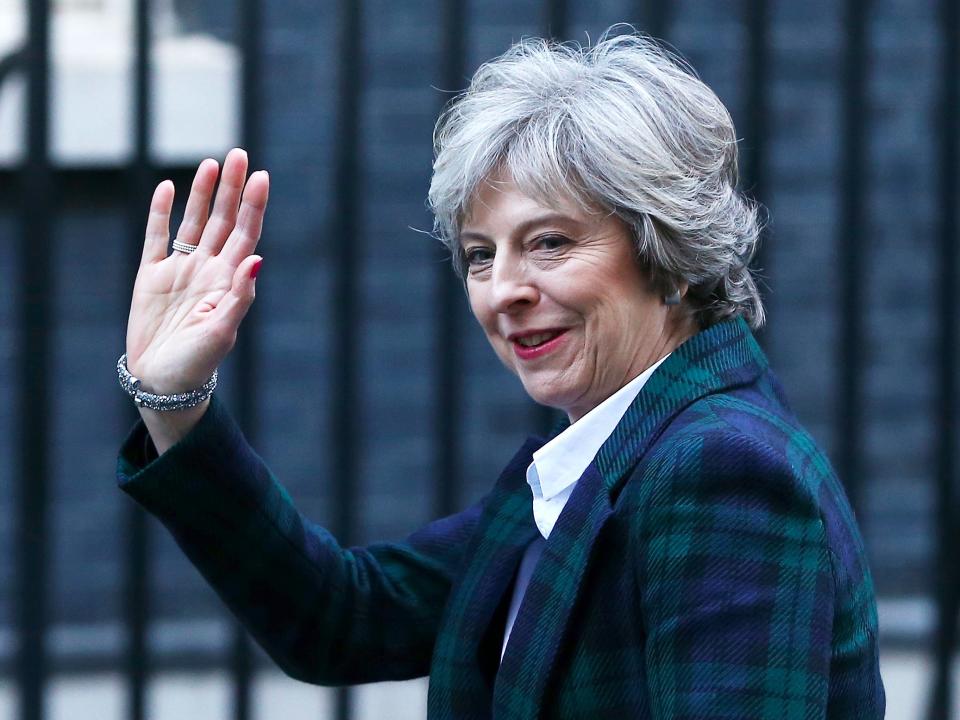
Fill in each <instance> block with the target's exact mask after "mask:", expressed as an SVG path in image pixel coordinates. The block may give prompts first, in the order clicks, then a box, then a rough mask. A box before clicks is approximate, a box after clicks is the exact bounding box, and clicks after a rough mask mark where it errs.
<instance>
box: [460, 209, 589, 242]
mask: <svg viewBox="0 0 960 720" xmlns="http://www.w3.org/2000/svg"><path fill="white" fill-rule="evenodd" d="M551 223H556V224H563V225H571V224H572V225H577V226H580V225H582V223H580V222H579V221H577V220H574V219H573V218H572V217H570V216H569V215H564V214H563V213H559V212H549V213H544V214H543V215H537V216H535V217H532V218H530V219H529V220H524V221H523V222H522V223H520V224H519V225H517V227H516V228H514V231H513V232H514V234H519V235H526V234H527V233H528V232H530V230H531V229H532V228H535V227H537V226H538V225H549V224H551ZM459 240H460V242H463V241H464V240H483V241H485V242H489V241H490V237H489V236H488V235H485V234H484V233H481V232H477V231H475V230H466V231H464V232H461V233H460V237H459Z"/></svg>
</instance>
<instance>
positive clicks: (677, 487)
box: [618, 390, 842, 545]
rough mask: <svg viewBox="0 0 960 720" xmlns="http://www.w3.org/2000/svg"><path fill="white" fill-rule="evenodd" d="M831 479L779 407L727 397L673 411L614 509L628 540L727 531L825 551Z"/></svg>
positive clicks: (751, 397)
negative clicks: (800, 539)
mask: <svg viewBox="0 0 960 720" xmlns="http://www.w3.org/2000/svg"><path fill="white" fill-rule="evenodd" d="M835 482H836V481H835V477H834V476H833V473H832V470H831V469H830V466H829V463H827V461H826V458H825V457H824V456H823V454H822V453H821V452H820V451H819V449H818V448H817V447H816V444H815V443H814V442H813V440H812V439H811V438H810V436H809V434H808V433H806V432H805V431H804V430H803V428H802V427H800V425H799V424H798V423H797V422H796V420H795V419H794V418H793V416H792V414H791V413H790V411H789V410H788V409H787V408H786V407H785V406H784V405H781V404H778V403H777V402H776V401H775V399H771V398H770V397H769V396H766V395H764V394H762V393H759V392H756V391H753V390H745V391H742V392H737V391H733V392H725V393H717V394H713V395H709V396H705V397H702V398H700V399H698V400H697V401H695V402H693V403H691V404H690V405H689V406H688V407H686V408H685V409H684V410H682V411H681V412H680V413H679V414H678V415H677V416H676V417H675V418H674V419H673V421H672V422H671V423H670V424H669V425H668V426H667V427H666V428H664V429H663V431H662V432H661V433H660V435H659V436H658V437H657V438H656V439H655V440H654V441H653V442H652V443H651V444H650V446H649V447H648V449H647V451H646V453H644V456H643V457H642V458H640V459H639V461H638V462H637V465H636V466H635V467H634V469H633V471H632V473H631V475H630V476H629V478H628V480H627V482H626V483H625V485H624V488H623V492H622V496H621V498H620V502H619V503H618V505H619V509H620V512H621V513H622V517H623V518H624V519H627V518H628V519H629V523H630V525H632V526H633V530H632V531H631V534H632V535H633V539H634V540H637V539H641V540H642V539H644V538H647V539H649V538H650V537H653V536H655V535H657V534H660V533H665V532H666V533H680V534H691V535H699V534H701V533H705V532H711V533H720V535H723V534H724V533H726V532H729V533H733V534H734V535H735V536H737V537H743V536H744V534H745V533H749V534H752V535H753V536H754V537H755V538H756V539H761V538H763V537H767V538H771V537H776V538H783V537H785V536H796V535H802V536H804V537H805V538H807V540H808V541H810V542H813V543H814V544H815V545H827V544H829V543H828V540H827V533H826V528H825V525H824V518H823V507H822V499H821V494H822V492H823V490H824V489H825V488H824V485H825V483H826V484H828V485H829V484H831V483H835ZM837 487H839V486H837ZM841 492H842V491H841ZM831 493H832V491H831Z"/></svg>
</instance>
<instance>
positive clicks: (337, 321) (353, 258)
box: [330, 0, 364, 720]
mask: <svg viewBox="0 0 960 720" xmlns="http://www.w3.org/2000/svg"><path fill="white" fill-rule="evenodd" d="M362 5H363V3H362V1H361V0H339V4H338V11H339V23H338V24H339V27H338V32H339V49H338V51H339V67H338V72H339V77H338V86H337V96H338V103H337V125H336V132H337V135H336V137H337V142H336V157H335V161H334V176H333V177H334V202H333V210H332V218H333V219H332V227H331V230H332V232H331V233H330V237H332V238H335V240H334V242H335V246H334V249H333V250H334V267H336V273H335V274H334V279H333V285H334V287H333V298H332V300H333V312H334V343H335V347H336V348H337V352H336V353H334V357H335V361H334V366H333V388H332V393H331V395H332V399H333V402H332V404H331V406H330V410H331V413H332V415H331V419H330V427H331V428H333V438H332V439H333V473H332V477H333V478H334V483H335V489H336V490H335V492H336V510H335V518H334V532H335V534H336V536H337V538H338V539H339V541H340V542H341V543H342V544H344V545H347V544H349V543H351V542H352V541H353V535H354V531H355V526H356V508H357V498H356V489H357V449H358V448H357V428H358V422H357V419H358V413H357V407H358V389H359V383H358V382H357V379H358V378H357V372H356V368H357V363H358V362H359V352H358V337H357V331H356V330H357V327H358V326H359V323H360V319H361V318H360V317H359V310H360V308H359V303H358V302H357V292H358V282H357V274H358V271H359V262H360V257H359V250H360V247H361V242H360V229H361V225H360V222H359V218H360V217H361V213H362V212H363V207H362V205H361V202H360V195H359V187H358V185H359V181H360V119H361V118H360V94H361V91H362V81H363V77H364V73H363V68H362V63H363V46H362V40H363V38H362V34H361V25H360V23H361V18H362V10H363V7H362ZM336 697H337V700H336V717H337V718H338V720H349V718H350V717H351V715H352V712H351V710H352V698H351V693H350V690H349V688H341V689H340V690H339V691H338V692H337V696H336Z"/></svg>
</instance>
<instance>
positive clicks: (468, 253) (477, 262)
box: [463, 245, 493, 268]
mask: <svg viewBox="0 0 960 720" xmlns="http://www.w3.org/2000/svg"><path fill="white" fill-rule="evenodd" d="M463 254H464V256H465V257H466V260H467V266H468V267H471V268H473V267H480V266H482V265H485V264H486V263H488V262H490V261H491V260H493V251H492V250H491V249H490V248H488V247H484V246H482V245H476V246H474V247H470V248H467V249H466V250H464V252H463Z"/></svg>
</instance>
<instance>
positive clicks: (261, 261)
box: [250, 258, 263, 280]
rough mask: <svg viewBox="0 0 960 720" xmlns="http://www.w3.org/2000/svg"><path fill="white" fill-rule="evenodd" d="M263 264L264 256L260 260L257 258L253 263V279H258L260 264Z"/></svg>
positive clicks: (251, 276)
mask: <svg viewBox="0 0 960 720" xmlns="http://www.w3.org/2000/svg"><path fill="white" fill-rule="evenodd" d="M261 265H263V258H260V259H259V260H257V261H256V262H255V263H254V264H253V267H252V268H251V269H250V279H251V280H256V279H257V273H259V272H260V266H261Z"/></svg>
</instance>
